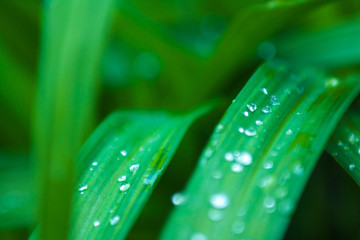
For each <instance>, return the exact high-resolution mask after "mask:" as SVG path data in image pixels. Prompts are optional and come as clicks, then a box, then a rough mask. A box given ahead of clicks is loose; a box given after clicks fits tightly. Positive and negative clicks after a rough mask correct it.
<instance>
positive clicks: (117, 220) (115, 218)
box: [110, 215, 120, 226]
mask: <svg viewBox="0 0 360 240" xmlns="http://www.w3.org/2000/svg"><path fill="white" fill-rule="evenodd" d="M119 221H120V217H119V216H118V215H115V216H114V217H112V218H111V219H110V225H111V226H114V225H116V224H117V223H118V222H119Z"/></svg>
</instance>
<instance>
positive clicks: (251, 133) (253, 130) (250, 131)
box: [245, 127, 256, 137]
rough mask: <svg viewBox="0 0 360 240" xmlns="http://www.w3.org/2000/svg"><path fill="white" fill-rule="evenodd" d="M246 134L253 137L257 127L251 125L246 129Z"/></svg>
mask: <svg viewBox="0 0 360 240" xmlns="http://www.w3.org/2000/svg"><path fill="white" fill-rule="evenodd" d="M245 135H246V136H249V137H252V136H255V135H256V129H255V128H253V127H249V128H248V129H246V130H245Z"/></svg>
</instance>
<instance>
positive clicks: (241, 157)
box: [236, 152, 252, 166]
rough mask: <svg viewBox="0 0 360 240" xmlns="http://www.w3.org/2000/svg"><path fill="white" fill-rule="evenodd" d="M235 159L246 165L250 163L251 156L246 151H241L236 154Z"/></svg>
mask: <svg viewBox="0 0 360 240" xmlns="http://www.w3.org/2000/svg"><path fill="white" fill-rule="evenodd" d="M236 161H237V162H238V163H241V164H242V165H245V166H247V165H250V164H251V163H252V156H251V154H250V153H248V152H241V153H239V155H238V156H236Z"/></svg>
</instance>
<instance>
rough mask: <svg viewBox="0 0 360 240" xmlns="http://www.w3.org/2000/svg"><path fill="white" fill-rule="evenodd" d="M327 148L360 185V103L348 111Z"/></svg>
mask: <svg viewBox="0 0 360 240" xmlns="http://www.w3.org/2000/svg"><path fill="white" fill-rule="evenodd" d="M326 150H327V151H328V152H329V153H330V154H331V155H332V156H333V157H334V158H335V159H336V160H337V161H338V163H339V164H340V165H341V166H342V167H343V168H344V169H345V170H346V171H347V172H348V173H349V174H350V176H351V177H352V178H354V180H355V181H356V182H357V184H359V185H360V103H359V101H356V102H355V103H354V105H353V106H352V107H351V108H350V109H349V110H348V111H347V112H346V114H345V116H344V117H343V118H342V119H341V121H340V123H339V124H338V126H337V127H336V129H335V132H334V133H333V135H332V136H331V138H330V141H329V143H328V145H327V147H326Z"/></svg>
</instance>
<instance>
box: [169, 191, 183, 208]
mask: <svg viewBox="0 0 360 240" xmlns="http://www.w3.org/2000/svg"><path fill="white" fill-rule="evenodd" d="M185 201H186V197H185V196H184V194H182V193H180V192H177V193H174V194H173V195H172V196H171V202H172V204H174V205H175V206H178V205H182V204H183V203H185Z"/></svg>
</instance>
